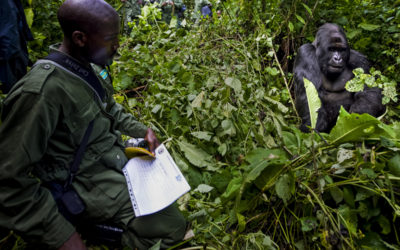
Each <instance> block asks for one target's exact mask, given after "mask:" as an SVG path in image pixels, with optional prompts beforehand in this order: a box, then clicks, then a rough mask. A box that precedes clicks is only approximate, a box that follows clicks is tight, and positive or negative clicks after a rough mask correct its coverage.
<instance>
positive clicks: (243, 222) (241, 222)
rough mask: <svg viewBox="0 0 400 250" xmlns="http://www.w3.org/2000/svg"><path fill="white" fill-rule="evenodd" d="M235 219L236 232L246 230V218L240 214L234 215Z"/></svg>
mask: <svg viewBox="0 0 400 250" xmlns="http://www.w3.org/2000/svg"><path fill="white" fill-rule="evenodd" d="M236 217H237V219H238V231H239V232H243V230H244V229H245V228H246V218H245V217H244V216H243V215H242V214H240V213H236Z"/></svg>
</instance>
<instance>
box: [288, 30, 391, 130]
mask: <svg viewBox="0 0 400 250" xmlns="http://www.w3.org/2000/svg"><path fill="white" fill-rule="evenodd" d="M355 68H362V69H364V72H365V73H369V68H370V66H369V62H368V60H367V58H366V57H365V56H364V55H363V54H361V53H359V52H357V51H355V50H352V49H350V48H349V45H348V43H347V39H346V35H345V33H344V31H343V29H342V28H341V27H339V26H338V25H336V24H331V23H326V24H324V25H322V26H321V27H320V28H319V29H318V32H317V34H316V37H315V40H314V41H313V43H307V44H304V45H302V46H301V47H300V48H299V50H298V53H297V56H296V59H295V62H294V70H293V71H294V84H295V89H294V94H295V105H296V109H297V111H298V112H299V115H300V117H301V120H302V121H301V126H300V130H301V131H303V132H308V131H309V128H308V126H310V124H311V122H310V112H309V109H308V102H307V96H306V92H305V88H304V82H303V78H306V79H308V80H310V81H311V82H312V83H313V84H314V86H315V88H316V89H317V91H318V95H319V98H320V99H321V108H320V109H319V110H318V120H317V124H316V130H317V131H319V132H326V133H329V132H330V130H331V129H332V128H333V126H335V124H336V120H337V117H338V115H339V110H340V106H343V107H344V109H346V110H347V111H348V112H350V113H359V114H361V113H368V114H370V115H372V116H375V117H378V116H380V115H382V114H383V113H384V112H385V107H384V106H383V105H382V95H381V91H380V89H379V88H368V87H366V86H365V87H364V90H363V91H360V92H357V93H353V92H348V91H347V90H346V89H345V85H346V82H347V81H349V80H351V79H352V78H353V77H354V75H353V72H352V71H353V69H355Z"/></svg>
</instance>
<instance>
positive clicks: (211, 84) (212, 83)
mask: <svg viewBox="0 0 400 250" xmlns="http://www.w3.org/2000/svg"><path fill="white" fill-rule="evenodd" d="M217 83H218V76H211V77H210V78H208V80H207V82H206V87H207V88H208V89H212V88H214V86H215V85H216V84H217Z"/></svg>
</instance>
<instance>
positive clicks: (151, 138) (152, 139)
mask: <svg viewBox="0 0 400 250" xmlns="http://www.w3.org/2000/svg"><path fill="white" fill-rule="evenodd" d="M144 139H145V140H146V141H147V143H148V144H149V149H150V152H152V153H155V152H154V151H155V150H156V148H157V147H158V146H159V145H160V142H159V141H158V139H157V137H156V134H155V133H154V131H153V130H152V129H151V128H148V129H147V132H146V136H145V137H144Z"/></svg>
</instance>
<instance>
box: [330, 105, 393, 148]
mask: <svg viewBox="0 0 400 250" xmlns="http://www.w3.org/2000/svg"><path fill="white" fill-rule="evenodd" d="M371 126H373V127H374V129H372V130H371ZM371 131H372V133H371ZM380 136H385V137H387V138H394V137H395V136H396V134H395V133H394V131H393V129H391V128H390V127H389V126H387V125H385V124H383V123H382V122H381V121H379V120H378V119H377V118H375V117H373V116H371V115H369V114H355V113H353V114H349V113H347V111H346V110H345V109H344V108H343V107H341V109H340V114H339V117H338V120H337V122H336V125H335V127H333V129H332V131H331V133H330V134H329V140H330V141H331V143H333V144H335V143H343V142H351V141H361V140H363V139H367V138H377V139H379V138H380Z"/></svg>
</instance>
